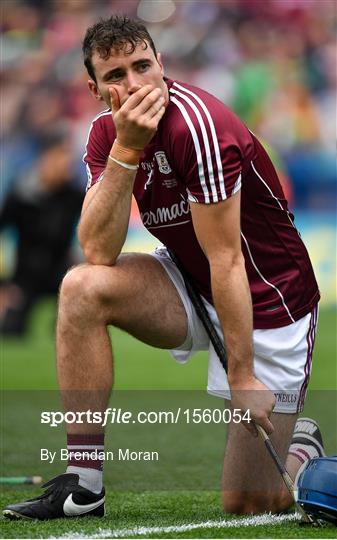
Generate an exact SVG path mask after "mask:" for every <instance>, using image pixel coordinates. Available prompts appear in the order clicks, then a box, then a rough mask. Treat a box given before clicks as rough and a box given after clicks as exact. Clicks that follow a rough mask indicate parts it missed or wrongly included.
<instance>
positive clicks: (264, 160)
mask: <svg viewBox="0 0 337 540" xmlns="http://www.w3.org/2000/svg"><path fill="white" fill-rule="evenodd" d="M166 83H167V85H168V88H169V95H170V103H169V105H168V107H167V110H166V112H165V115H164V117H163V118H162V120H161V121H160V123H159V126H158V131H157V133H156V135H155V136H154V137H153V139H152V140H151V142H150V144H149V145H148V146H147V147H146V148H145V150H144V152H143V153H142V155H141V159H140V166H139V169H138V172H137V175H136V179H135V184H134V191H133V193H134V196H135V198H136V200H137V203H138V207H139V210H140V215H141V218H142V221H143V224H144V225H145V227H146V228H147V229H148V230H149V231H150V232H151V233H152V234H153V235H154V236H155V237H156V238H158V240H160V242H162V243H163V244H164V245H166V246H167V247H168V248H170V249H172V250H173V251H174V252H175V253H176V254H177V256H178V257H179V259H180V260H181V262H182V263H183V265H184V267H185V268H186V270H187V271H188V272H189V273H190V274H191V275H192V276H193V277H194V280H195V283H196V285H197V287H198V289H199V291H200V292H201V294H202V295H203V296H204V297H205V298H207V300H208V301H209V302H211V303H212V302H213V301H212V293H211V287H210V271H209V264H208V261H207V259H206V257H205V255H204V254H203V252H202V250H201V248H200V246H199V244H198V241H197V238H196V235H195V233H194V229H193V224H192V219H191V213H190V208H189V202H190V201H193V202H197V203H200V204H216V203H217V202H219V201H223V200H225V199H226V198H228V197H231V196H232V195H233V194H234V193H236V192H237V191H238V190H240V189H241V238H242V251H243V254H244V257H245V263H246V271H247V275H248V280H249V284H250V290H251V295H252V300H253V308H254V328H275V327H279V326H285V325H287V324H290V323H291V322H293V321H296V320H298V319H300V318H301V317H303V316H304V315H306V314H307V313H308V312H309V311H311V310H312V308H313V307H314V306H315V305H316V303H317V302H318V300H319V291H318V288H317V283H316V280H315V276H314V273H313V270H312V266H311V263H310V259H309V256H308V253H307V251H306V248H305V246H304V244H303V242H302V240H301V238H300V236H299V234H298V232H297V230H296V228H295V227H294V224H293V216H292V215H291V214H290V213H289V211H288V208H287V201H286V200H285V197H284V194H283V190H282V188H281V185H280V182H279V180H278V177H277V174H276V171H275V169H274V167H273V165H272V163H271V161H270V159H269V157H268V155H267V153H266V152H265V150H264V148H263V147H262V145H261V144H260V143H259V141H258V140H257V139H256V137H255V136H254V135H253V134H252V133H251V132H250V131H249V130H248V129H247V127H246V126H245V125H244V124H243V123H242V122H241V121H240V120H239V118H237V116H235V114H234V113H233V112H231V111H230V110H229V109H228V108H227V107H226V106H225V105H224V104H223V103H222V102H221V101H219V100H218V99H216V98H215V97H214V96H212V95H210V94H208V93H207V92H205V91H203V90H200V89H199V88H195V87H193V86H190V85H188V84H185V83H181V82H177V81H172V80H167V79H166ZM114 139H115V128H114V125H113V121H112V118H111V112H110V110H107V111H103V112H102V113H100V114H99V115H98V116H97V117H96V118H95V119H94V121H93V122H92V125H91V128H90V131H89V135H88V142H87V147H86V153H85V155H84V161H85V162H86V166H87V172H88V187H91V186H92V185H94V184H95V183H96V182H98V181H100V180H101V179H102V178H103V176H104V170H105V167H106V162H107V159H108V154H109V152H110V149H111V146H112V143H113V141H114Z"/></svg>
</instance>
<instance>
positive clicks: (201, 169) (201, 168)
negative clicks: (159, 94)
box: [171, 97, 210, 203]
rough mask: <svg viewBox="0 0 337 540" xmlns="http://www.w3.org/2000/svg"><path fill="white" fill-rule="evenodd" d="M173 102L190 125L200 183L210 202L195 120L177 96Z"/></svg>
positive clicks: (172, 99) (206, 201) (206, 199)
mask: <svg viewBox="0 0 337 540" xmlns="http://www.w3.org/2000/svg"><path fill="white" fill-rule="evenodd" d="M171 102H172V103H174V104H175V105H176V106H177V107H178V109H179V110H180V112H181V114H182V115H183V117H184V119H185V121H186V124H187V125H188V128H189V130H190V132H191V135H192V139H193V143H194V148H195V153H196V157H197V163H198V172H199V180H200V184H201V187H202V191H203V194H204V197H205V203H209V202H210V198H209V191H208V187H207V184H206V179H205V170H204V164H203V160H202V153H201V148H200V144H199V139H198V135H197V132H196V129H195V127H194V125H193V122H192V120H191V117H190V115H189V113H188V112H187V110H186V107H185V106H184V105H183V104H182V103H181V102H180V101H179V100H178V99H177V98H175V97H171Z"/></svg>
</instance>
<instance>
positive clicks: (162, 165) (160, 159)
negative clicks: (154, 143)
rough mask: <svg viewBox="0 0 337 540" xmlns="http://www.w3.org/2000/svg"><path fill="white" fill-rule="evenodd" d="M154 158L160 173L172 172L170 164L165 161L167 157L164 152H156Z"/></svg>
mask: <svg viewBox="0 0 337 540" xmlns="http://www.w3.org/2000/svg"><path fill="white" fill-rule="evenodd" d="M155 158H156V160H157V163H158V167H159V170H160V172H161V173H163V174H169V173H170V172H172V169H171V167H170V164H169V162H168V161H167V157H166V155H165V152H162V151H160V152H156V153H155Z"/></svg>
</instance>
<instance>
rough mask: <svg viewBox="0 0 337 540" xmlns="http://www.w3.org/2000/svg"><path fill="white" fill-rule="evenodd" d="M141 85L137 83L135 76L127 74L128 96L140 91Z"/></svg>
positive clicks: (137, 79)
mask: <svg viewBox="0 0 337 540" xmlns="http://www.w3.org/2000/svg"><path fill="white" fill-rule="evenodd" d="M142 86H143V85H142V84H141V82H140V81H139V78H138V77H137V75H134V74H129V75H128V78H127V91H128V94H129V96H131V95H132V94H134V93H135V92H137V91H138V90H140V89H141V87H142Z"/></svg>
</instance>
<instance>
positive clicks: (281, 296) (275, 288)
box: [241, 233, 295, 322]
mask: <svg viewBox="0 0 337 540" xmlns="http://www.w3.org/2000/svg"><path fill="white" fill-rule="evenodd" d="M241 236H242V238H243V239H244V241H245V244H246V247H247V251H248V254H249V257H250V260H251V261H252V264H253V266H254V268H255V270H256V271H257V273H258V274H259V276H260V278H261V279H262V280H263V281H264V282H265V283H266V284H267V285H269V286H270V287H272V288H273V289H274V290H275V291H276V292H277V294H278V295H279V297H280V298H281V301H282V304H283V307H284V309H285V310H286V312H287V313H288V315H289V318H290V320H291V322H295V319H294V318H293V317H292V315H291V313H290V311H289V308H288V306H287V304H286V303H285V301H284V298H283V294H282V293H281V291H280V290H279V289H278V288H277V287H276V285H273V284H272V283H270V281H268V280H267V279H266V278H265V277H264V276H263V275H262V274H261V272H260V270H259V269H258V267H257V266H256V263H255V261H254V259H253V256H252V253H251V251H250V248H249V245H248V242H247V240H246V238H245V236H244V235H243V234H242V233H241Z"/></svg>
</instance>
